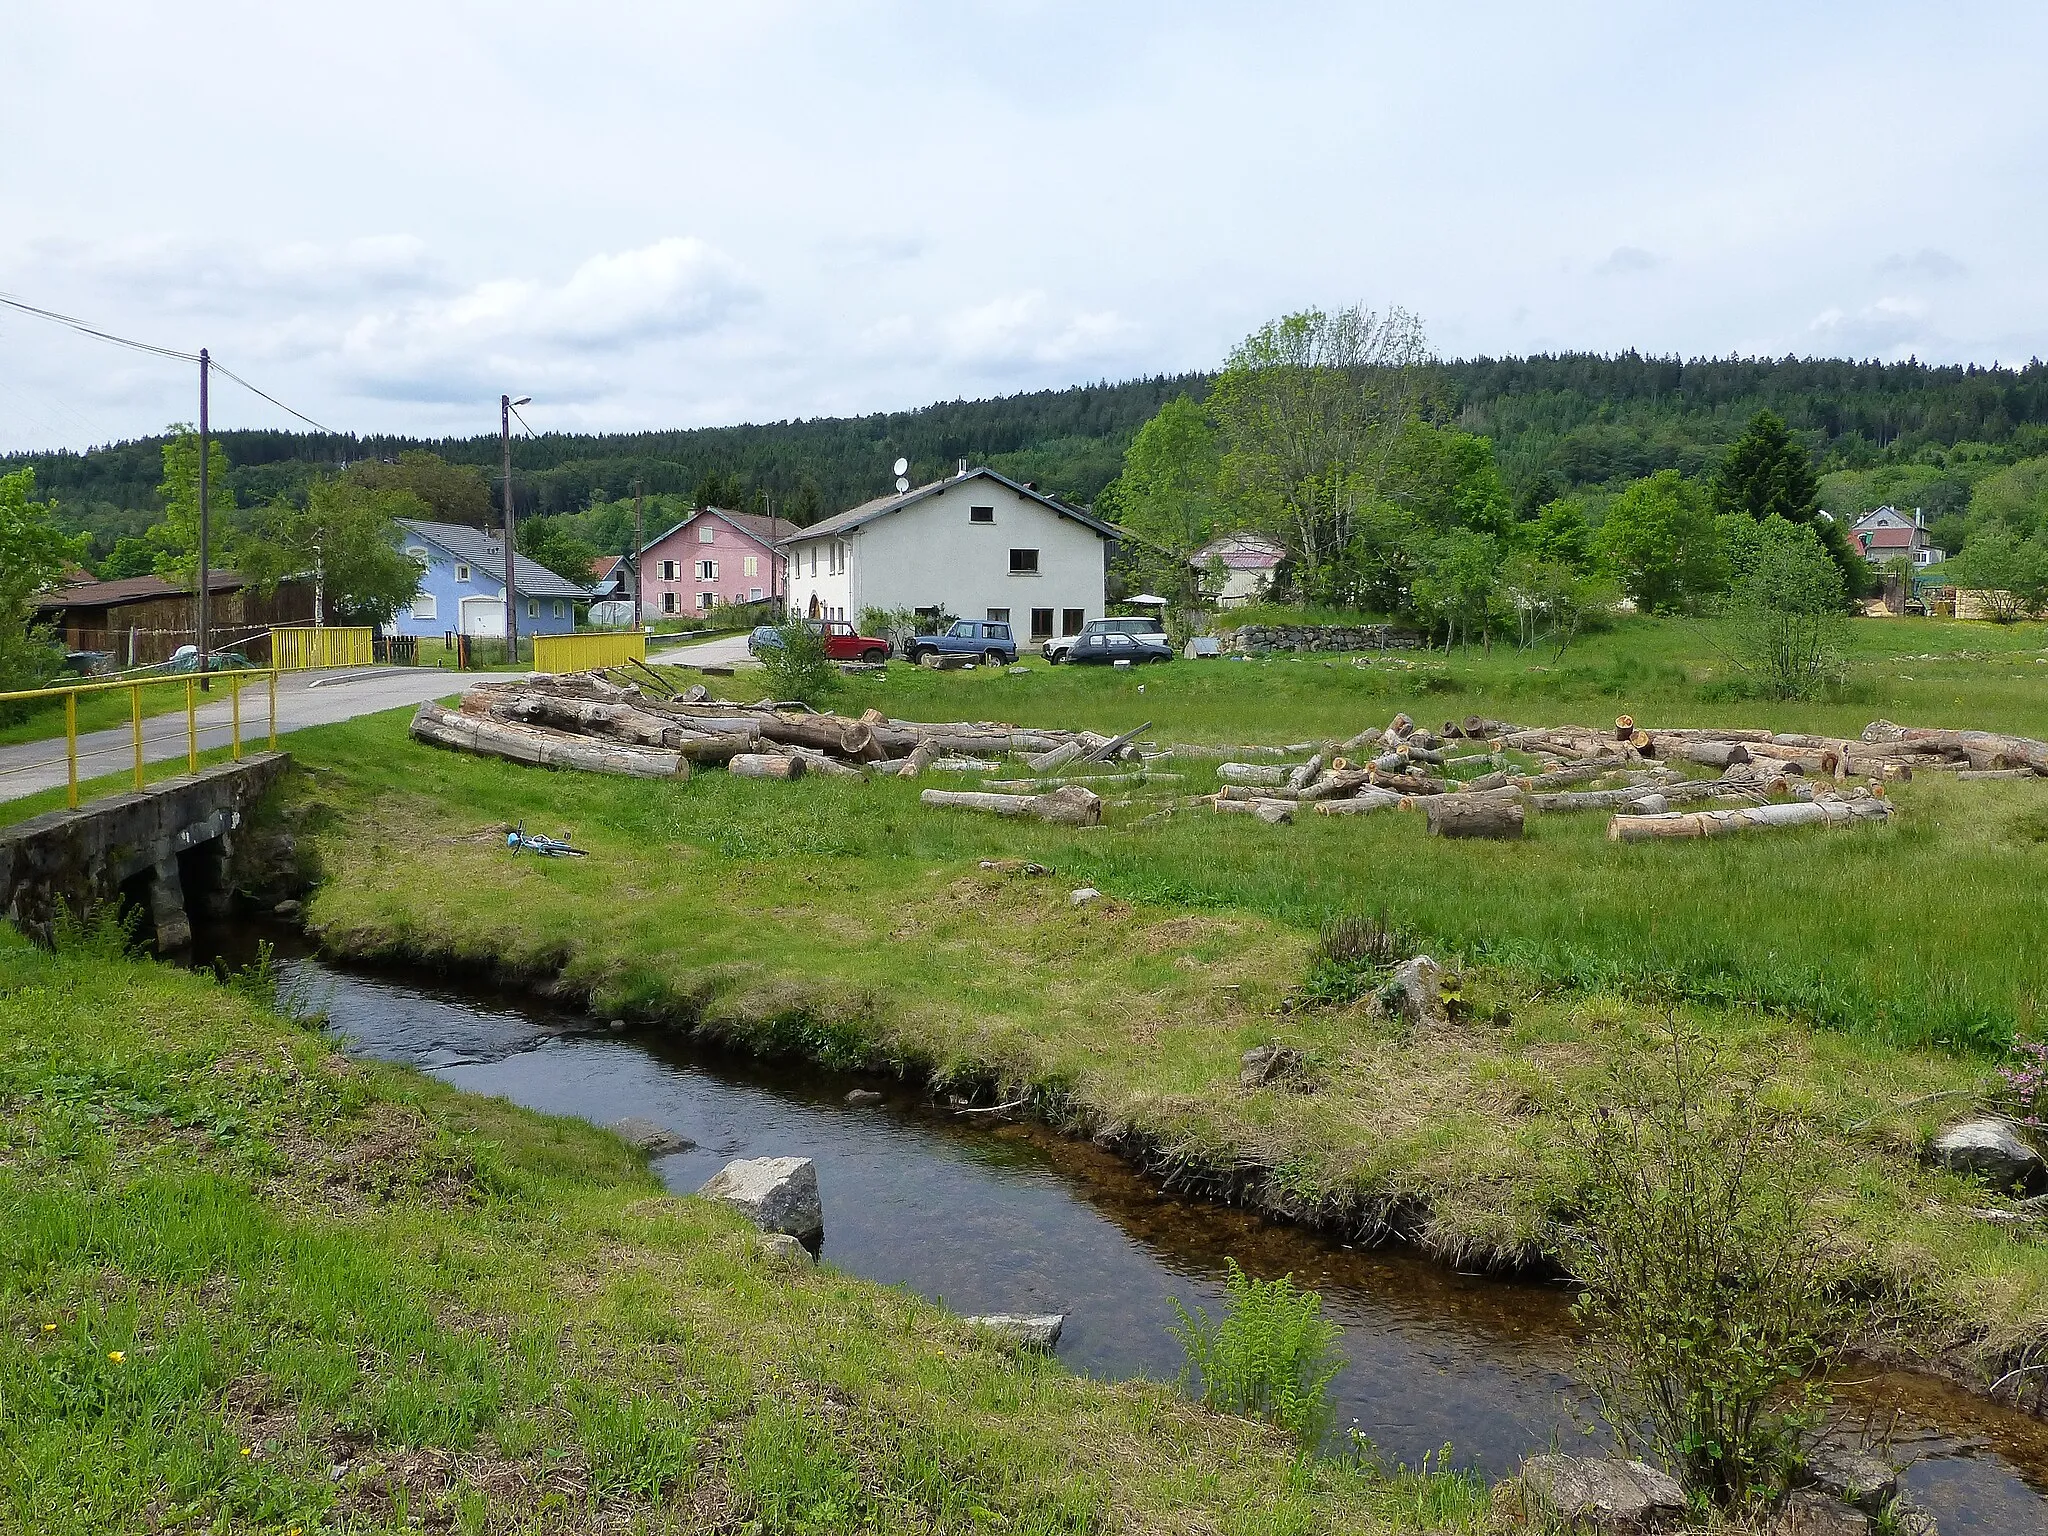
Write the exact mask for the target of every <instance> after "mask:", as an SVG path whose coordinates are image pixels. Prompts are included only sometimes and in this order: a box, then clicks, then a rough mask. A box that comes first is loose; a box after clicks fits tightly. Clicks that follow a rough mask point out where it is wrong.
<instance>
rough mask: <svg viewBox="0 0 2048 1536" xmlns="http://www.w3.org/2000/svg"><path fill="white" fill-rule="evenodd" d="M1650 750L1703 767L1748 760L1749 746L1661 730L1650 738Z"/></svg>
mask: <svg viewBox="0 0 2048 1536" xmlns="http://www.w3.org/2000/svg"><path fill="white" fill-rule="evenodd" d="M1651 751H1652V752H1654V753H1655V754H1656V755H1657V756H1658V757H1663V758H1676V759H1678V760H1680V761H1683V762H1688V763H1698V764H1700V766H1702V767H1704V768H1728V767H1732V766H1733V765H1734V764H1736V763H1746V762H1748V761H1749V748H1748V747H1747V746H1745V745H1743V743H1741V742H1739V741H1717V740H1708V739H1706V738H1703V737H1674V736H1670V735H1667V734H1665V733H1663V732H1659V733H1657V734H1656V735H1655V736H1654V737H1652V738H1651Z"/></svg>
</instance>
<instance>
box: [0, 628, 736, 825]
mask: <svg viewBox="0 0 2048 1536" xmlns="http://www.w3.org/2000/svg"><path fill="white" fill-rule="evenodd" d="M741 645H742V648H743V649H744V646H745V639H744V637H742V640H741ZM466 681H467V679H466V678H465V677H464V676H463V675H462V674H460V673H456V672H444V671H441V670H439V669H438V668H434V667H375V668H362V669H355V670H348V671H337V672H294V673H290V674H287V675H286V676H284V677H281V678H279V679H278V684H277V730H278V734H279V735H280V736H282V735H283V734H285V733H286V732H288V731H296V730H301V729H303V728H304V727H306V726H309V725H332V724H334V723H335V722H336V721H340V720H353V719H355V718H356V717H357V716H358V715H374V714H376V713H377V712H378V711H379V710H385V709H397V708H399V707H401V706H409V705H413V704H418V703H420V702H422V701H423V700H426V699H438V698H441V697H442V696H444V695H446V694H452V693H459V692H461V691H462V689H463V687H464V685H465V682H466ZM269 705H270V701H269V690H268V689H267V688H266V687H264V686H263V685H261V684H257V685H253V686H249V687H245V688H244V689H243V690H242V744H243V746H244V748H245V749H247V748H258V749H260V748H261V747H263V746H264V745H265V744H266V743H267V741H268V740H269V735H270V708H269ZM232 709H233V706H232V705H231V704H230V702H229V700H228V697H227V690H226V688H225V687H224V686H223V685H222V684H221V683H220V681H219V680H218V679H216V680H215V682H214V688H213V693H212V695H211V702H208V703H204V704H201V705H200V706H199V749H200V750H201V751H202V752H203V751H205V750H206V749H208V748H209V747H225V746H227V745H228V744H229V743H230V741H231V740H232V739H233V732H234V726H233V715H232ZM134 750H135V738H134V734H133V732H132V731H131V730H130V729H129V728H128V727H127V726H125V725H122V726H116V727H115V728H114V729H112V730H105V731H93V732H91V733H89V734H87V735H84V736H80V737H79V738H78V777H79V779H80V780H81V781H83V780H86V779H93V778H99V777H101V776H102V775H104V774H109V773H119V772H120V771H121V770H122V769H124V768H126V767H127V766H128V765H129V764H130V763H132V762H133V761H134V756H133V754H134ZM142 755H143V758H144V760H145V761H147V762H152V763H160V762H165V761H167V760H169V759H171V758H182V757H183V756H184V755H185V712H184V711H183V710H182V709H180V710H174V711H172V712H171V713H169V714H163V715H155V716H152V717H150V718H147V719H145V720H144V721H143V722H142ZM63 784H64V737H63V734H62V733H61V732H60V733H59V734H58V735H57V736H55V737H54V738H52V739H51V740H48V741H31V742H23V743H22V744H21V745H19V746H12V747H0V800H19V799H20V798H21V797H22V796H24V795H32V794H35V793H36V792H37V791H39V790H45V789H60V788H62V787H63Z"/></svg>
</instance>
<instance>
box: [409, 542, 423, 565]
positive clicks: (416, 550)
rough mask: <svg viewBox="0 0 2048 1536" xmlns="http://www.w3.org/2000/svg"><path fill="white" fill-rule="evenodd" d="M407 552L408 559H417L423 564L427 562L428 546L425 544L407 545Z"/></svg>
mask: <svg viewBox="0 0 2048 1536" xmlns="http://www.w3.org/2000/svg"><path fill="white" fill-rule="evenodd" d="M405 554H406V558H407V559H408V560H417V561H418V562H419V563H420V564H421V565H425V564H426V563H427V547H426V545H424V544H408V545H406V547H405Z"/></svg>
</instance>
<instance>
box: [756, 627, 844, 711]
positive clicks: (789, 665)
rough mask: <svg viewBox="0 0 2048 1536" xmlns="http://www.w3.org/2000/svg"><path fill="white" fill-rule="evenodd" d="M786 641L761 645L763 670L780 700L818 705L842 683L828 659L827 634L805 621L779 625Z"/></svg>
mask: <svg viewBox="0 0 2048 1536" xmlns="http://www.w3.org/2000/svg"><path fill="white" fill-rule="evenodd" d="M775 633H776V634H778V635H780V636H781V637H782V644H780V645H768V646H763V647H762V648H761V669H762V670H763V671H765V672H766V673H767V674H768V684H769V687H770V688H771V689H772V690H773V692H774V694H775V697H776V698H778V699H801V700H803V701H804V703H806V704H816V703H818V702H820V701H821V700H822V699H824V698H825V696H826V695H828V694H829V693H831V692H832V690H833V689H835V688H837V687H838V686H839V674H838V672H836V671H835V670H833V666H832V663H831V662H830V661H828V660H826V658H825V637H824V636H823V635H821V634H819V633H818V632H817V631H816V630H814V629H812V628H811V626H810V625H808V624H805V623H803V622H802V621H801V620H794V621H792V622H790V623H788V624H783V625H780V626H778V627H777V629H776V631H775Z"/></svg>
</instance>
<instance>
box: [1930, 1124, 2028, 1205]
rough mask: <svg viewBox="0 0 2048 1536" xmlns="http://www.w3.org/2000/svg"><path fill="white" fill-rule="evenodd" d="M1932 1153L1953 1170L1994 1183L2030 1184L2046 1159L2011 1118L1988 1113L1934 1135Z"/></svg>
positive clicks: (2010, 1184)
mask: <svg viewBox="0 0 2048 1536" xmlns="http://www.w3.org/2000/svg"><path fill="white" fill-rule="evenodd" d="M1934 1157H1935V1161H1936V1162H1938V1163H1940V1164H1941V1165H1942V1166H1943V1167H1944V1168H1947V1169H1948V1170H1949V1171H1950V1172H1952V1173H1974V1174H1977V1175H1978V1176H1979V1177H1981V1178H1985V1179H1988V1180H1990V1181H1991V1182H1992V1183H1993V1184H1998V1185H2003V1186H2012V1185H2019V1186H2022V1187H2029V1188H2030V1187H2032V1186H2033V1185H2035V1184H2038V1183H2040V1182H2041V1180H2042V1177H2043V1175H2044V1174H2048V1163H2043V1161H2042V1159H2041V1154H2040V1153H2039V1152H2037V1151H2035V1150H2034V1148H2033V1146H2032V1144H2031V1143H2029V1142H2028V1141H2027V1139H2026V1138H2025V1137H2024V1136H2022V1135H2021V1134H2020V1131H2019V1127H2018V1126H2016V1125H2014V1124H2013V1123H2012V1122H2011V1121H2010V1120H1999V1119H1995V1118H1993V1117H1991V1116H1989V1115H1986V1116H1982V1117H1980V1118H1978V1119H1975V1120H1965V1121H1963V1122H1961V1123H1960V1124H1957V1125H1952V1126H1950V1127H1949V1128H1948V1129H1947V1130H1945V1131H1943V1132H1942V1133H1941V1134H1940V1135H1939V1136H1937V1137H1935V1138H1934Z"/></svg>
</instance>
